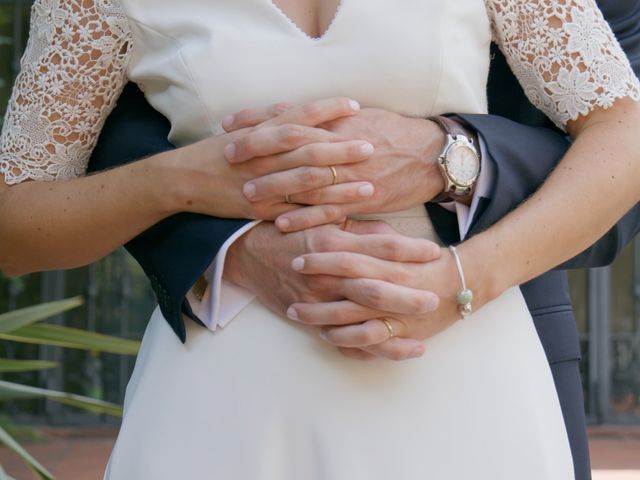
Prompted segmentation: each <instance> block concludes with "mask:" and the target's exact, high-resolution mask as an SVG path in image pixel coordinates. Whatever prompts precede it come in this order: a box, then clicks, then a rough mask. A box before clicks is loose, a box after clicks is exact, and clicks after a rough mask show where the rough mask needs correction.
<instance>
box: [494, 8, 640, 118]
mask: <svg viewBox="0 0 640 480" xmlns="http://www.w3.org/2000/svg"><path fill="white" fill-rule="evenodd" d="M485 3H486V6H487V11H488V14H489V18H490V19H491V23H492V28H493V35H494V41H495V42H496V43H497V44H498V46H499V47H500V49H501V50H502V52H503V53H504V54H505V57H506V58H507V61H508V62H509V65H510V66H511V69H512V70H513V72H514V73H515V75H516V77H518V80H519V81H520V84H521V85H522V87H523V89H524V91H525V93H526V94H527V97H528V98H529V100H530V101H531V102H532V103H533V104H534V105H535V106H536V107H538V108H539V109H540V110H542V111H543V112H544V113H545V114H546V115H547V116H548V117H549V118H551V119H552V120H553V121H554V122H555V124H556V125H558V126H559V127H560V128H564V126H565V125H566V124H567V122H569V121H570V120H575V119H577V118H578V117H579V116H580V115H586V114H588V113H589V112H590V111H592V110H593V109H594V108H595V107H603V108H608V107H610V106H611V105H612V104H613V102H614V101H615V100H616V99H617V98H623V97H631V98H633V99H634V100H636V101H637V100H640V84H639V83H638V78H637V77H636V75H635V74H634V72H633V70H632V68H631V65H630V64H629V61H628V60H627V57H626V55H625V54H624V51H623V50H622V48H621V47H620V44H619V43H618V41H617V40H616V38H615V36H614V34H613V32H612V31H611V28H610V27H609V24H608V23H607V21H606V20H605V19H604V17H603V16H602V13H601V12H600V9H599V8H598V7H597V5H596V3H595V2H594V1H593V0H530V1H514V0H485Z"/></svg>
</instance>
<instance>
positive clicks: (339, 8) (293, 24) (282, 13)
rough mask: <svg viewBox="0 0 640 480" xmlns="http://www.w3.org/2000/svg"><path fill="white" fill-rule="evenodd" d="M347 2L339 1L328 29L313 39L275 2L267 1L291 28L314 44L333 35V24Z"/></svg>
mask: <svg viewBox="0 0 640 480" xmlns="http://www.w3.org/2000/svg"><path fill="white" fill-rule="evenodd" d="M345 1H346V0H339V2H338V5H337V6H336V11H335V12H334V13H333V17H332V18H331V21H330V22H329V25H327V28H325V29H324V32H322V33H321V34H320V36H319V37H312V36H311V35H309V34H308V33H307V32H306V31H304V30H303V29H302V28H301V27H300V26H299V25H298V24H297V23H296V22H294V21H293V19H292V18H291V17H290V16H289V15H288V14H287V12H285V11H284V10H283V9H282V8H281V7H279V6H278V5H276V4H275V3H274V2H273V0H266V2H267V3H269V4H270V5H271V7H272V8H274V9H275V10H276V11H277V12H278V13H279V14H280V16H281V17H282V18H283V19H284V20H285V21H286V22H287V23H288V24H289V26H291V27H292V28H293V29H294V30H296V31H298V32H299V33H300V34H301V35H303V36H304V37H305V38H306V39H307V40H311V41H313V42H320V41H322V40H324V39H325V38H326V37H327V36H328V35H329V34H330V33H331V30H332V27H333V24H334V23H335V22H336V19H337V18H338V16H339V15H340V12H341V11H342V8H343V5H344V3H345Z"/></svg>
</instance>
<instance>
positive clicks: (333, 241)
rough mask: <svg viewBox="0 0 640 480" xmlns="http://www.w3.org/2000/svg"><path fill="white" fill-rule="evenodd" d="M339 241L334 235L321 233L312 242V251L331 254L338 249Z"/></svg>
mask: <svg viewBox="0 0 640 480" xmlns="http://www.w3.org/2000/svg"><path fill="white" fill-rule="evenodd" d="M338 244H339V241H338V239H337V238H336V237H334V236H333V235H330V234H328V233H324V232H323V233H320V234H318V235H316V236H315V237H314V238H313V240H312V245H311V247H312V249H313V250H314V251H317V252H331V251H334V250H336V249H337V247H338V246H339V245H338Z"/></svg>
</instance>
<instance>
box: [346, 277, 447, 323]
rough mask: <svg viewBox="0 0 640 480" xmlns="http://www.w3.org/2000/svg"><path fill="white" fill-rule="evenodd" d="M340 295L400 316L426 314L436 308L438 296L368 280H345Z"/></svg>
mask: <svg viewBox="0 0 640 480" xmlns="http://www.w3.org/2000/svg"><path fill="white" fill-rule="evenodd" d="M340 293H341V294H342V295H343V296H344V297H345V298H348V299H349V300H351V301H354V302H356V303H359V304H361V305H364V306H366V307H369V308H372V309H374V310H381V311H384V312H394V313H397V314H400V315H421V314H426V313H430V312H432V311H434V310H435V309H436V308H437V307H438V296H437V295H436V294H434V293H432V292H429V291H426V290H419V289H415V288H410V287H405V286H402V285H396V284H394V283H390V282H385V281H383V280H376V279H370V278H347V279H345V280H344V281H343V283H342V286H341V291H340Z"/></svg>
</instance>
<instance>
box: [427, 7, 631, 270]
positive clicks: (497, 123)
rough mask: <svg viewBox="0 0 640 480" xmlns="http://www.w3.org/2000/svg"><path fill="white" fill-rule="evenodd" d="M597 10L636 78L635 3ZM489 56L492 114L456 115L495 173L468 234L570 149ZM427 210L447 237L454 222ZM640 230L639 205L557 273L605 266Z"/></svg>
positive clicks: (506, 207) (530, 189)
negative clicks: (476, 136) (476, 137)
mask: <svg viewBox="0 0 640 480" xmlns="http://www.w3.org/2000/svg"><path fill="white" fill-rule="evenodd" d="M631 3H634V4H635V5H631ZM598 5H599V7H600V8H601V10H602V12H603V14H604V16H605V18H606V19H607V21H608V22H609V24H610V25H611V28H612V30H613V32H614V33H615V35H616V37H617V39H618V41H619V42H620V44H621V46H622V48H623V49H624V51H625V53H626V54H627V57H628V58H629V61H630V62H631V66H632V67H633V69H634V71H635V72H636V74H637V75H640V3H638V2H624V1H618V0H600V1H599V2H598ZM492 54H493V57H494V59H493V61H492V68H491V75H490V78H489V104H490V109H491V111H492V113H495V114H496V115H460V117H461V118H463V119H464V120H465V121H466V122H467V123H468V124H469V125H471V126H472V127H473V128H474V129H475V130H476V131H477V132H478V133H479V135H480V136H481V137H482V139H483V140H484V143H485V145H486V147H487V148H486V150H487V152H486V153H487V155H486V158H485V159H484V161H485V162H491V165H492V166H493V169H492V170H493V172H494V178H493V179H492V182H491V188H490V192H489V195H487V197H488V198H486V199H481V201H480V203H479V205H480V206H479V208H478V210H477V211H476V214H475V216H474V218H473V223H472V224H471V229H470V234H471V235H473V234H474V233H478V232H480V231H482V230H484V229H486V228H488V227H489V226H491V225H493V224H494V223H495V222H497V221H498V220H500V219H501V218H503V217H504V216H505V215H506V214H507V213H509V212H510V211H511V210H513V209H514V208H516V207H517V206H518V205H519V204H520V203H522V202H523V201H524V200H526V199H527V198H528V197H529V196H530V195H532V194H533V193H534V192H535V191H536V190H537V189H538V188H539V187H540V185H542V183H543V182H544V180H545V179H546V178H547V176H548V175H549V174H550V173H551V171H553V169H554V168H555V167H556V165H557V164H558V162H559V161H560V160H561V159H562V157H563V156H564V154H565V153H566V151H567V150H568V148H569V146H570V144H569V141H568V140H567V138H566V137H565V136H564V135H563V134H562V133H561V132H559V131H558V130H557V129H555V128H553V127H552V125H551V123H550V122H549V121H548V120H546V119H545V118H544V116H543V115H542V113H541V112H539V111H537V110H535V109H534V108H533V107H532V106H530V105H529V103H528V101H527V99H526V97H525V95H524V92H523V91H522V89H521V88H520V85H519V84H518V82H517V81H516V79H515V77H514V76H513V74H512V73H511V70H510V69H509V67H508V65H507V63H506V61H505V59H504V56H503V55H502V54H501V53H500V52H499V51H498V49H497V48H496V47H495V46H493V51H492ZM507 118H511V119H515V120H516V121H517V122H521V123H516V122H514V121H510V120H507ZM525 124H528V125H537V126H542V125H545V127H547V128H536V127H533V126H527V125H525ZM429 210H430V212H431V213H432V217H433V218H434V220H435V223H436V227H438V226H440V228H438V230H439V231H442V232H445V231H446V232H450V231H451V228H450V225H451V223H452V222H455V218H452V216H451V215H450V214H449V213H448V212H446V211H443V210H442V209H440V208H439V207H438V206H434V205H431V206H429ZM639 231H640V205H636V206H635V207H634V208H633V209H631V210H630V211H629V212H628V213H627V214H626V215H625V216H624V217H623V218H622V219H621V220H620V221H619V222H618V223H617V224H616V225H615V226H614V227H613V228H611V230H609V232H607V234H606V235H604V236H603V237H602V238H601V239H600V240H599V241H598V242H597V243H596V244H594V245H593V246H591V247H590V248H588V249H587V250H585V251H584V252H582V253H581V254H580V255H578V256H576V257H574V258H573V259H571V260H569V261H568V262H566V263H564V264H562V265H561V266H559V267H558V268H559V269H566V268H590V267H599V266H604V265H608V264H610V263H611V262H613V260H614V259H615V258H616V257H617V255H618V254H619V253H620V251H621V250H622V249H623V248H624V247H625V246H626V245H628V244H629V242H631V240H633V238H634V237H635V235H637V234H638V232H639ZM451 240H455V239H451Z"/></svg>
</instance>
